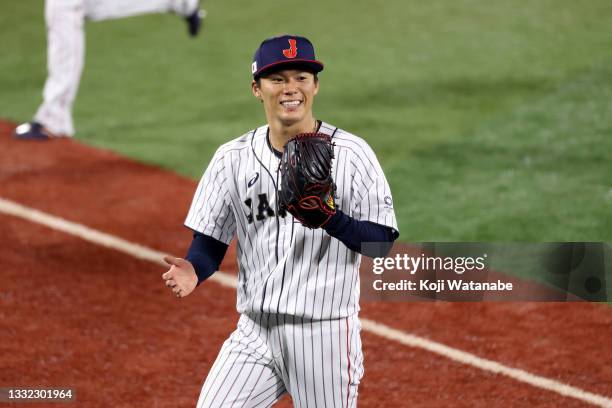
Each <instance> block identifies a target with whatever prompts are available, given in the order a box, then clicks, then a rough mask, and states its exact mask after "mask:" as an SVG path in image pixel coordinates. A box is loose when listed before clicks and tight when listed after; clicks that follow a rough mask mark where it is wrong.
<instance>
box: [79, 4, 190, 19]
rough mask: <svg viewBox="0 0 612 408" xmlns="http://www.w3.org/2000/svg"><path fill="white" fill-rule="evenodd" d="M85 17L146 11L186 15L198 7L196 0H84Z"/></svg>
mask: <svg viewBox="0 0 612 408" xmlns="http://www.w3.org/2000/svg"><path fill="white" fill-rule="evenodd" d="M85 5H86V15H87V18H88V19H90V20H93V21H100V20H108V19H116V18H122V17H129V16H134V15H138V14H147V13H167V12H174V13H176V14H179V15H181V16H185V17H186V16H188V15H190V14H192V13H193V12H194V11H196V10H197V9H198V7H199V1H198V0H130V1H125V0H85Z"/></svg>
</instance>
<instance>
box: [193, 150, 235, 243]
mask: <svg viewBox="0 0 612 408" xmlns="http://www.w3.org/2000/svg"><path fill="white" fill-rule="evenodd" d="M227 185H228V183H227V176H226V171H225V164H224V161H223V155H222V153H221V152H220V151H219V150H218V151H217V153H215V155H214V157H213V159H212V160H211V162H210V163H209V165H208V167H207V168H206V171H205V172H204V175H203V176H202V179H201V180H200V183H199V184H198V188H197V189H196V192H195V194H194V196H193V200H192V202H191V207H190V208H189V212H188V213H187V218H186V219H185V226H186V227H188V228H190V229H192V230H194V231H197V232H200V233H202V234H204V235H208V236H211V237H213V238H215V239H217V240H219V241H221V242H223V243H225V244H227V245H229V243H230V241H231V240H232V237H233V236H234V233H235V232H236V220H235V217H234V212H233V211H232V208H231V201H230V199H229V191H228V190H227Z"/></svg>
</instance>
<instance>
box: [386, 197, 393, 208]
mask: <svg viewBox="0 0 612 408" xmlns="http://www.w3.org/2000/svg"><path fill="white" fill-rule="evenodd" d="M384 201H385V204H386V205H387V207H390V208H393V200H392V199H391V196H385V199H384Z"/></svg>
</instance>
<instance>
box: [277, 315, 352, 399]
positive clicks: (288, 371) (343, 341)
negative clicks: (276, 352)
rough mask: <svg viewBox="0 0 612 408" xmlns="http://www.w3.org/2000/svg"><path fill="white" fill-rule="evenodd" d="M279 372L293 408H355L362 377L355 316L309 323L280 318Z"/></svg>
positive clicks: (293, 318)
mask: <svg viewBox="0 0 612 408" xmlns="http://www.w3.org/2000/svg"><path fill="white" fill-rule="evenodd" d="M283 318H284V319H285V324H284V325H283V324H282V321H281V324H280V325H279V326H278V327H279V332H278V333H279V334H278V335H279V337H280V341H281V343H282V349H283V362H277V364H278V365H279V366H281V364H284V366H281V370H280V371H281V372H282V375H283V379H284V381H285V384H286V387H287V389H288V391H289V393H290V394H291V398H292V399H293V403H294V406H296V407H313V406H317V407H325V406H327V407H337V408H341V407H356V406H357V388H358V385H359V381H360V380H361V377H362V376H363V354H362V352H361V338H360V331H361V325H360V323H359V319H358V318H357V315H353V316H350V317H348V318H343V319H337V320H322V321H316V320H315V321H311V320H305V319H300V318H297V317H292V316H284V317H281V320H282V319H283Z"/></svg>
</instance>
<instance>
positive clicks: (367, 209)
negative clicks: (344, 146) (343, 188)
mask: <svg viewBox="0 0 612 408" xmlns="http://www.w3.org/2000/svg"><path fill="white" fill-rule="evenodd" d="M361 147H362V149H361V153H362V154H359V155H357V156H356V157H354V158H353V160H351V162H352V165H353V166H354V168H353V174H354V177H353V179H352V185H351V189H352V191H353V195H354V200H353V205H352V216H353V217H354V218H356V219H358V220H361V221H370V222H374V223H376V224H380V225H385V226H387V227H390V228H393V230H395V231H396V232H397V231H398V229H397V220H396V218H395V211H394V209H393V197H392V195H391V188H390V187H389V183H388V182H387V178H386V177H385V174H384V172H383V169H382V167H381V165H380V163H379V162H378V159H377V158H376V155H375V154H374V151H373V150H372V148H371V147H370V146H369V145H368V144H367V143H365V141H363V142H362V145H361Z"/></svg>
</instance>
